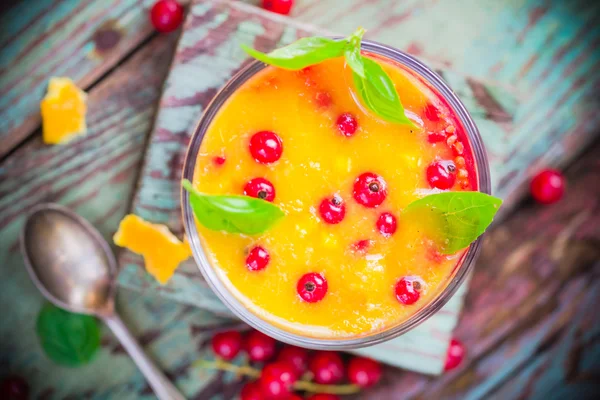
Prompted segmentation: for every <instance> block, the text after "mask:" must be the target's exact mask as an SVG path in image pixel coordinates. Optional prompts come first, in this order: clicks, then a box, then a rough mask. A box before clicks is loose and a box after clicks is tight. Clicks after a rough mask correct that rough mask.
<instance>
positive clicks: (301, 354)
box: [277, 346, 308, 376]
mask: <svg viewBox="0 0 600 400" xmlns="http://www.w3.org/2000/svg"><path fill="white" fill-rule="evenodd" d="M277 361H283V362H286V363H288V364H290V365H292V366H293V367H294V370H295V371H296V375H297V376H301V375H302V374H303V373H304V371H306V368H307V367H308V351H306V350H305V349H303V348H300V347H296V346H285V347H284V348H283V349H281V351H280V352H279V355H278V356H277Z"/></svg>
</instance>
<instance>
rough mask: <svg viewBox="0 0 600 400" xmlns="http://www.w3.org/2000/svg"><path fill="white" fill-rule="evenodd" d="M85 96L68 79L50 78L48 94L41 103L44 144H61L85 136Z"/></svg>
mask: <svg viewBox="0 0 600 400" xmlns="http://www.w3.org/2000/svg"><path fill="white" fill-rule="evenodd" d="M86 98H87V95H86V94H85V92H84V91H83V90H81V89H79V88H78V87H77V86H76V85H75V83H73V81H72V80H71V79H69V78H50V83H49V84H48V93H46V97H44V99H43V100H42V101H41V103H40V108H41V112H42V131H43V134H42V136H43V139H44V143H47V144H61V143H66V142H67V141H69V140H71V139H73V138H74V137H76V136H79V135H85V133H86V131H87V128H86V124H85V113H86V111H87V106H86Z"/></svg>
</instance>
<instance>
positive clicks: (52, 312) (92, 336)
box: [36, 304, 100, 367]
mask: <svg viewBox="0 0 600 400" xmlns="http://www.w3.org/2000/svg"><path fill="white" fill-rule="evenodd" d="M36 331H37V335H38V337H39V339H40V343H41V345H42V348H43V349H44V352H45V353H46V355H47V356H48V357H49V358H50V359H51V360H52V361H54V362H56V363H57V364H61V365H66V366H69V367H76V366H78V365H82V364H86V363H88V362H89V361H90V360H91V359H92V358H93V357H94V355H95V354H96V352H97V350H98V348H99V347H100V327H99V326H98V321H97V320H96V318H94V317H92V316H89V315H81V314H73V313H70V312H67V311H65V310H63V309H61V308H58V307H56V306H54V305H52V304H46V305H44V306H43V307H42V309H41V310H40V313H39V315H38V318H37V323H36Z"/></svg>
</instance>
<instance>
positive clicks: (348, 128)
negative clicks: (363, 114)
mask: <svg viewBox="0 0 600 400" xmlns="http://www.w3.org/2000/svg"><path fill="white" fill-rule="evenodd" d="M335 124H336V125H337V127H338V130H339V131H340V133H341V134H342V135H344V136H346V137H350V136H352V135H354V133H355V132H356V129H358V122H357V121H356V118H355V117H354V115H352V114H350V113H344V114H342V115H340V116H339V117H338V119H337V121H336V123H335Z"/></svg>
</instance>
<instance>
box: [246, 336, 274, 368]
mask: <svg viewBox="0 0 600 400" xmlns="http://www.w3.org/2000/svg"><path fill="white" fill-rule="evenodd" d="M276 345H277V343H276V342H275V339H273V338H272V337H270V336H267V335H265V334H264V333H262V332H259V331H252V332H250V333H248V335H247V336H246V339H245V346H244V348H245V349H246V352H247V353H248V358H249V359H250V361H269V360H270V359H272V358H273V356H274V355H275V346H276Z"/></svg>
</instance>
